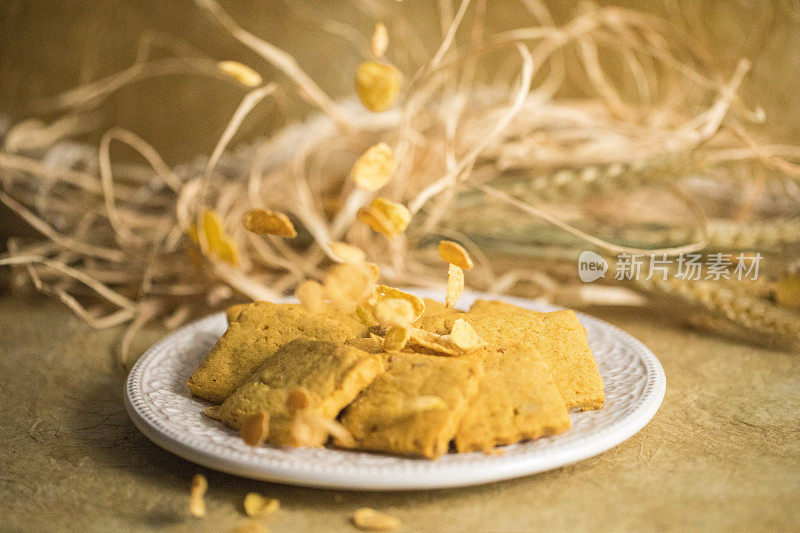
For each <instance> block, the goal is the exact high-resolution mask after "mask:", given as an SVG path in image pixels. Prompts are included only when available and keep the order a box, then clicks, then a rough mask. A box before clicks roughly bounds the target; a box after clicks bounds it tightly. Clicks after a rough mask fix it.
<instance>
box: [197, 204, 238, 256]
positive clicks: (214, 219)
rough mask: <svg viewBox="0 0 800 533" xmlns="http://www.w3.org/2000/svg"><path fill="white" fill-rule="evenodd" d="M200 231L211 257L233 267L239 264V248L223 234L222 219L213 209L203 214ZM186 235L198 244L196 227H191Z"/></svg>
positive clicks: (198, 238)
mask: <svg viewBox="0 0 800 533" xmlns="http://www.w3.org/2000/svg"><path fill="white" fill-rule="evenodd" d="M202 231H203V236H204V238H205V245H206V246H207V250H208V252H209V253H210V254H211V255H214V256H216V257H218V258H219V259H221V260H222V261H225V262H227V263H230V264H232V265H234V266H235V265H238V264H239V248H238V247H237V245H236V241H234V240H233V239H232V238H231V237H230V236H229V235H228V234H227V233H226V232H225V228H224V227H223V223H222V218H220V216H219V214H217V212H216V211H214V210H213V209H209V210H207V211H206V212H205V213H203V220H202ZM188 233H189V237H191V239H192V240H193V241H194V242H195V243H197V244H200V234H199V232H198V230H197V226H195V225H192V226H191V227H190V228H189V231H188Z"/></svg>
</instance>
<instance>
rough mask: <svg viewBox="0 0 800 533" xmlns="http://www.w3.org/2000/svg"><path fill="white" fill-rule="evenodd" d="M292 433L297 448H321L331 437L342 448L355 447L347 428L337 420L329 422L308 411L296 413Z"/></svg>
mask: <svg viewBox="0 0 800 533" xmlns="http://www.w3.org/2000/svg"><path fill="white" fill-rule="evenodd" d="M290 433H291V436H292V439H293V440H294V443H295V445H296V446H307V447H312V448H319V447H322V445H323V444H325V442H326V441H327V440H328V437H329V436H330V437H333V439H334V444H336V445H337V446H339V447H341V448H352V447H354V446H355V440H354V439H353V436H352V435H351V434H350V432H349V431H348V430H347V428H345V427H344V426H343V425H341V424H340V423H338V422H336V421H335V420H328V419H327V418H324V417H322V416H319V415H317V414H315V413H312V412H309V411H308V410H300V411H297V412H295V414H294V417H293V419H292V422H291V426H290Z"/></svg>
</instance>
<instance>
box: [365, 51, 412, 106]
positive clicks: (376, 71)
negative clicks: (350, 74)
mask: <svg viewBox="0 0 800 533" xmlns="http://www.w3.org/2000/svg"><path fill="white" fill-rule="evenodd" d="M402 78H403V76H402V74H400V71H399V70H397V67H395V66H394V65H389V64H388V63H378V62H376V61H367V62H364V63H361V64H360V65H359V66H358V71H357V72H356V79H355V86H356V94H358V98H359V99H360V100H361V103H362V104H364V107H366V108H367V109H369V110H370V111H375V112H379V111H386V110H387V109H389V108H390V107H392V105H393V104H394V103H395V101H396V100H397V97H398V95H399V94H400V83H401V81H402Z"/></svg>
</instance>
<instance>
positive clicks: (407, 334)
mask: <svg viewBox="0 0 800 533" xmlns="http://www.w3.org/2000/svg"><path fill="white" fill-rule="evenodd" d="M410 338H411V331H409V329H408V328H401V327H394V328H392V329H390V330H389V333H387V334H386V337H385V338H384V339H383V349H384V351H387V352H399V351H400V350H402V349H403V348H405V347H406V344H408V340H409V339H410Z"/></svg>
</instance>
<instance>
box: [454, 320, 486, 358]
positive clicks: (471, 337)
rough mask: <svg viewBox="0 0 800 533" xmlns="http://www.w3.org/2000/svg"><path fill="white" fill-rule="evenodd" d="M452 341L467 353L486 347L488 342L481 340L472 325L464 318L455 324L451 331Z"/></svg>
mask: <svg viewBox="0 0 800 533" xmlns="http://www.w3.org/2000/svg"><path fill="white" fill-rule="evenodd" d="M450 340H452V341H453V344H455V345H456V346H458V347H459V348H461V349H463V350H467V351H469V350H474V349H476V348H480V347H481V346H486V341H484V340H483V339H482V338H480V336H479V335H478V334H477V333H475V330H474V329H473V328H472V324H470V323H469V322H467V321H466V320H464V319H463V318H459V319H456V321H455V322H453V327H452V328H451V329H450Z"/></svg>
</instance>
